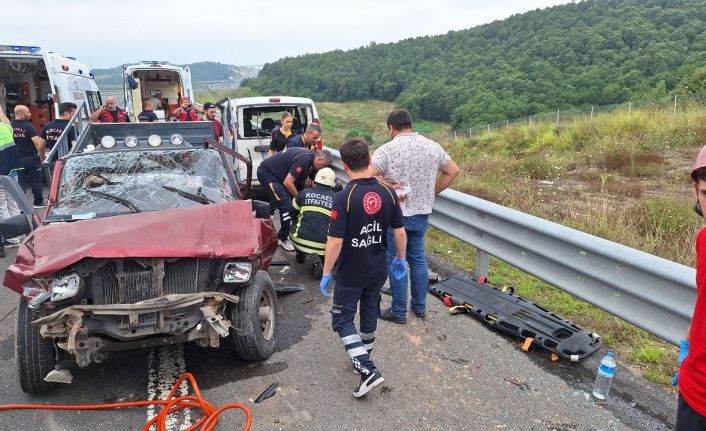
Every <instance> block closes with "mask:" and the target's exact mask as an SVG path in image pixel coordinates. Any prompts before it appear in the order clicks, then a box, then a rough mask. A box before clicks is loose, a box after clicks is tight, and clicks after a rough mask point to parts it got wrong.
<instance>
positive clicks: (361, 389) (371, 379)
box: [353, 369, 385, 398]
mask: <svg viewBox="0 0 706 431" xmlns="http://www.w3.org/2000/svg"><path fill="white" fill-rule="evenodd" d="M384 381H385V378H384V377H382V374H380V371H378V370H377V369H373V372H372V373H370V374H368V375H367V376H366V375H361V376H360V386H358V389H356V390H355V391H353V396H354V397H356V398H360V397H362V396H364V395H365V394H367V393H368V392H370V391H371V390H373V388H374V387H375V386H377V385H379V384H380V383H382V382H384Z"/></svg>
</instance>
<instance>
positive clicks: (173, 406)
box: [0, 373, 252, 431]
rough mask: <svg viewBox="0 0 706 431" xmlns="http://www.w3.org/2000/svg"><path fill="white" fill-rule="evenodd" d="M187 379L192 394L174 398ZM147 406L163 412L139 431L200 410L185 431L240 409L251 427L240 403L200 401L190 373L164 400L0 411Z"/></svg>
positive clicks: (204, 429)
mask: <svg viewBox="0 0 706 431" xmlns="http://www.w3.org/2000/svg"><path fill="white" fill-rule="evenodd" d="M187 379H188V380H189V383H191V386H192V388H193V389H194V395H187V396H183V397H176V398H175V397H174V395H175V394H176V391H177V390H178V389H179V386H180V385H181V383H182V382H183V381H184V380H187ZM150 405H160V406H162V410H161V411H160V412H159V414H158V415H157V416H155V417H153V418H152V419H150V420H149V422H147V424H145V426H144V427H143V428H142V431H149V429H150V428H151V427H152V426H155V427H156V428H157V431H166V430H167V425H166V423H167V417H168V416H169V415H171V414H173V413H176V412H178V411H179V410H183V409H187V408H192V409H200V410H201V412H202V416H201V418H200V419H199V420H198V421H197V422H196V423H195V424H194V425H193V426H191V427H190V428H189V429H188V430H187V431H197V430H198V431H212V430H214V429H216V425H218V420H219V419H220V415H221V413H223V412H224V411H226V410H231V409H239V410H242V411H243V413H245V428H244V429H245V431H248V430H249V429H250V426H251V425H252V413H251V412H250V409H249V408H248V407H247V406H246V405H244V404H241V403H232V404H226V405H224V406H223V407H221V408H219V409H216V408H215V407H214V406H213V405H212V404H211V403H209V402H208V401H206V400H204V399H203V396H202V395H201V390H200V389H199V386H198V385H197V384H196V379H195V378H194V376H193V375H192V374H191V373H184V374H182V375H181V376H180V377H179V379H178V380H177V381H176V383H174V386H173V387H172V390H171V392H170V393H169V396H167V399H166V400H152V401H126V402H121V403H109V404H83V405H70V404H63V405H61V404H7V405H0V411H4V410H108V409H120V408H126V407H144V406H150Z"/></svg>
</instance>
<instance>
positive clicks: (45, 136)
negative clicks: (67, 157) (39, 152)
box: [39, 102, 77, 151]
mask: <svg viewBox="0 0 706 431" xmlns="http://www.w3.org/2000/svg"><path fill="white" fill-rule="evenodd" d="M76 109H77V106H76V104H75V103H71V102H63V103H59V118H57V119H56V120H54V121H52V122H50V123H47V124H45V125H44V127H42V131H41V132H39V137H40V138H41V139H42V141H43V142H44V147H45V151H46V150H51V149H52V148H54V144H56V142H57V141H58V140H59V138H60V137H61V134H62V133H64V129H66V126H68V125H69V120H70V119H71V117H73V115H74V113H75V112H76ZM66 135H67V136H66V140H67V142H68V144H69V145H68V147H67V148H69V149H70V148H71V147H72V146H73V142H74V141H75V140H76V132H75V131H74V127H73V126H71V128H70V129H69V131H68V132H66Z"/></svg>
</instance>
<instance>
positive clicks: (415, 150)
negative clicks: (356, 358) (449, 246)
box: [369, 109, 459, 323]
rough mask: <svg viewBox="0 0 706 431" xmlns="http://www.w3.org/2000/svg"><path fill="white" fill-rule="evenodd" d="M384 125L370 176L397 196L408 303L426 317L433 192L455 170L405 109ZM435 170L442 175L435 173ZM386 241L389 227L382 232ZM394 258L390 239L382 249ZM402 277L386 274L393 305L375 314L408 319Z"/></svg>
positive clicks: (389, 258) (448, 181) (448, 180)
mask: <svg viewBox="0 0 706 431" xmlns="http://www.w3.org/2000/svg"><path fill="white" fill-rule="evenodd" d="M386 123H387V129H388V131H389V132H390V137H392V140H391V141H390V142H388V143H386V144H384V145H382V146H381V147H380V148H378V149H377V150H376V151H375V153H374V154H373V158H372V161H371V164H370V169H369V172H370V175H372V176H376V175H381V176H382V179H383V182H384V183H386V184H388V185H391V186H392V187H393V188H395V189H396V192H397V193H398V194H399V195H400V201H401V202H402V214H403V215H404V228H405V231H406V232H407V260H408V261H409V279H410V283H409V284H410V290H411V301H410V306H411V309H412V312H413V313H414V314H415V315H416V316H417V317H420V318H423V317H425V316H426V296H427V290H428V289H429V268H428V267H427V261H426V256H425V252H424V247H425V243H424V241H425V237H426V233H427V227H428V226H429V214H431V210H432V205H433V204H434V197H435V195H436V194H438V193H440V192H441V191H442V190H444V189H446V188H447V187H448V186H449V185H450V184H451V182H453V180H454V178H456V175H458V172H459V169H458V166H457V165H456V163H454V161H453V160H451V157H449V155H448V154H446V152H445V151H444V149H443V148H442V147H441V145H439V144H438V143H436V142H434V141H432V140H431V139H428V138H425V137H424V136H421V135H419V134H418V133H414V132H412V118H411V117H410V115H409V113H408V112H407V111H404V110H401V109H400V110H396V111H392V112H391V113H390V114H389V115H388V116H387V121H386ZM439 171H441V174H440V175H438V177H437V174H438V173H439ZM387 237H388V242H391V241H390V240H391V238H392V232H391V231H389V232H388V234H387ZM394 257H395V247H394V244H392V245H391V246H390V247H388V249H387V261H388V264H392V261H393V259H394ZM407 284H408V283H407V279H406V278H405V279H404V280H399V281H398V280H394V279H392V278H390V293H391V294H392V305H391V307H390V309H388V310H384V311H383V312H382V313H381V314H380V318H381V319H384V320H388V321H391V322H395V323H406V322H407Z"/></svg>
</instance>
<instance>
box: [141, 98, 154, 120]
mask: <svg viewBox="0 0 706 431" xmlns="http://www.w3.org/2000/svg"><path fill="white" fill-rule="evenodd" d="M142 107H143V108H144V109H143V110H142V112H140V113H139V114H137V121H138V122H140V123H154V122H155V121H159V117H157V114H155V113H154V102H153V101H152V100H151V99H147V100H145V101H144V102H142Z"/></svg>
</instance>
